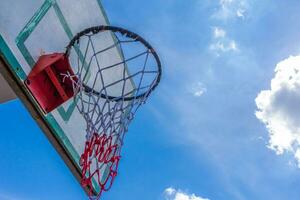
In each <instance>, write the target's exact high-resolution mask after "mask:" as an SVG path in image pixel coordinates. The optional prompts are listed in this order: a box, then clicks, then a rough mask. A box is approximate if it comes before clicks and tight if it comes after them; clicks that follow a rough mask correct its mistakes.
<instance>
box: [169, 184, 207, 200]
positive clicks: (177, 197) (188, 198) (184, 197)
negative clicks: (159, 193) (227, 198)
mask: <svg viewBox="0 0 300 200" xmlns="http://www.w3.org/2000/svg"><path fill="white" fill-rule="evenodd" d="M164 196H165V200H209V199H207V198H203V197H200V196H196V195H195V194H188V193H185V192H182V191H181V190H176V189H174V188H172V187H170V188H167V189H165V192H164Z"/></svg>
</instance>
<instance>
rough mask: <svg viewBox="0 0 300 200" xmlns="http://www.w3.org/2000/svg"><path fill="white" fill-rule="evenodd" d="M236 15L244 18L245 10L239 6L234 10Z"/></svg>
mask: <svg viewBox="0 0 300 200" xmlns="http://www.w3.org/2000/svg"><path fill="white" fill-rule="evenodd" d="M236 16H238V17H241V18H244V17H245V10H244V9H241V8H239V9H238V10H237V11H236Z"/></svg>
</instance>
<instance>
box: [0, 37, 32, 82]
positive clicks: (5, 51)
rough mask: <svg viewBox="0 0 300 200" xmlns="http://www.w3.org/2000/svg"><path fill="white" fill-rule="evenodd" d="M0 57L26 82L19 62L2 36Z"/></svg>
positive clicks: (0, 39) (0, 38)
mask: <svg viewBox="0 0 300 200" xmlns="http://www.w3.org/2000/svg"><path fill="white" fill-rule="evenodd" d="M0 56H1V57H3V58H4V59H5V61H6V62H7V63H8V64H9V65H10V66H11V69H12V70H13V72H14V73H15V74H16V76H17V77H19V78H20V79H21V80H25V78H26V74H25V72H24V70H23V69H22V67H21V65H20V64H19V62H18V61H17V59H16V57H15V56H14V54H13V53H12V51H11V50H10V48H9V47H8V45H7V44H6V42H5V41H4V38H3V37H2V36H1V34H0Z"/></svg>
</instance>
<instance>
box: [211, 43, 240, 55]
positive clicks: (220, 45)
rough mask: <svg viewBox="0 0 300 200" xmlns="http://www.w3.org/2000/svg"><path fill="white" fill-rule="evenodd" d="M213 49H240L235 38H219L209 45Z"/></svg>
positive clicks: (225, 50)
mask: <svg viewBox="0 0 300 200" xmlns="http://www.w3.org/2000/svg"><path fill="white" fill-rule="evenodd" d="M209 49H210V50H211V51H216V52H217V53H219V52H228V51H238V48H237V44H236V42H235V41H234V40H229V41H228V40H219V41H216V42H214V43H212V44H211V45H210V46H209Z"/></svg>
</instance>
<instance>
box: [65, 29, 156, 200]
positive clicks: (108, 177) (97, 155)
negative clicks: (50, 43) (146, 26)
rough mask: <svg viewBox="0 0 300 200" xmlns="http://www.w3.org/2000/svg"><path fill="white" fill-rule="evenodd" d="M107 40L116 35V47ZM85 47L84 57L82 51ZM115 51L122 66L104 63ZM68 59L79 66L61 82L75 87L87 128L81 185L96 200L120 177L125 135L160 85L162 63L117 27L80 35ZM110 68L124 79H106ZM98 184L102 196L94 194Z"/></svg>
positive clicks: (142, 43) (141, 41)
mask: <svg viewBox="0 0 300 200" xmlns="http://www.w3.org/2000/svg"><path fill="white" fill-rule="evenodd" d="M107 34H113V36H114V38H115V41H114V43H113V44H109V45H106V46H105V45H104V44H103V45H102V44H101V38H103V37H106V35H107ZM82 46H84V54H83V55H82V54H80V53H79V51H78V50H79V49H82ZM116 50H117V51H119V54H120V57H119V60H115V61H109V62H107V60H106V57H107V56H109V54H110V53H111V51H116ZM65 56H66V57H68V58H70V57H73V58H74V57H76V58H77V63H76V64H75V63H71V66H73V70H74V74H73V72H72V73H69V74H67V73H61V76H62V79H63V81H66V80H68V81H69V80H71V81H72V87H73V91H74V94H75V95H74V101H75V102H76V106H77V109H78V110H79V112H80V113H81V114H82V116H84V119H85V121H86V126H87V128H86V145H85V149H84V152H83V154H82V155H81V158H80V165H81V167H82V174H83V176H82V181H81V184H82V186H84V187H88V188H89V189H90V190H89V196H90V198H91V199H95V198H96V199H98V198H99V197H100V195H101V194H102V192H103V191H107V190H108V189H109V188H110V187H111V185H112V183H113V181H114V179H115V177H116V175H117V170H118V165H119V160H120V157H121V147H122V145H123V140H124V134H125V133H126V132H127V129H128V125H129V123H130V122H131V120H132V119H133V117H134V115H135V113H136V111H137V109H138V108H139V107H140V106H141V105H142V104H143V103H145V102H146V100H147V98H148V97H149V95H150V94H151V92H152V91H153V90H154V89H155V88H156V86H157V85H158V83H159V81H160V78H161V63H160V60H159V57H158V55H157V53H156V52H155V50H154V49H153V48H152V47H151V46H150V44H149V43H148V42H147V41H146V40H144V39H143V38H142V37H140V36H139V35H137V34H135V33H133V32H130V31H128V30H125V29H122V28H118V27H113V26H96V27H91V28H88V29H85V30H83V31H82V32H80V33H78V34H77V35H76V36H75V37H74V38H73V39H72V40H71V41H70V43H69V45H68V46H67V50H66V52H65ZM69 60H74V59H69ZM104 63H105V64H104ZM74 64H75V65H76V67H75V69H74V66H75V65H74ZM91 68H94V69H93V71H95V69H96V74H88V73H89V71H91ZM112 68H114V70H113V71H119V72H120V74H122V75H121V76H119V77H115V78H113V79H108V78H107V77H106V74H108V71H109V70H111V69H112ZM88 76H89V79H88V78H87V77H88ZM116 88H117V89H116ZM95 182H96V184H98V185H99V187H100V188H99V191H93V190H92V189H91V188H93V187H92V186H93V184H95Z"/></svg>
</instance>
